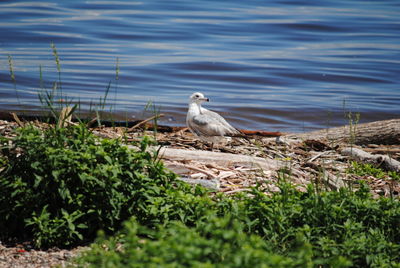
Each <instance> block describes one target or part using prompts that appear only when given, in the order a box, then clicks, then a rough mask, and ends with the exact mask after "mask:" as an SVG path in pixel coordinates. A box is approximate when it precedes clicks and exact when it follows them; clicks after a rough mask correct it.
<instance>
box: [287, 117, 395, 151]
mask: <svg viewBox="0 0 400 268" xmlns="http://www.w3.org/2000/svg"><path fill="white" fill-rule="evenodd" d="M285 138H289V139H293V138H298V139H302V140H309V139H313V140H329V141H331V142H344V143H350V144H351V143H353V144H359V145H361V144H400V119H391V120H383V121H376V122H371V123H364V124H356V125H354V126H352V127H350V126H348V125H346V126H342V127H335V128H328V129H323V130H317V131H312V132H307V133H301V134H287V135H285Z"/></svg>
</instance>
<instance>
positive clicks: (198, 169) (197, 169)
mask: <svg viewBox="0 0 400 268" xmlns="http://www.w3.org/2000/svg"><path fill="white" fill-rule="evenodd" d="M176 165H178V166H182V167H185V168H187V169H191V170H195V171H198V172H201V173H204V174H206V175H207V176H209V177H211V178H213V179H216V178H218V176H215V175H214V174H212V173H211V172H208V171H207V170H204V169H201V168H197V167H193V166H189V165H185V164H180V163H176Z"/></svg>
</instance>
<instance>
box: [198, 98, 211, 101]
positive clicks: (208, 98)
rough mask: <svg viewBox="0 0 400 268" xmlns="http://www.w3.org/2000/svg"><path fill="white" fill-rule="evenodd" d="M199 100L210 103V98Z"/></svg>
mask: <svg viewBox="0 0 400 268" xmlns="http://www.w3.org/2000/svg"><path fill="white" fill-rule="evenodd" d="M199 100H201V101H210V99H209V98H200V99H199Z"/></svg>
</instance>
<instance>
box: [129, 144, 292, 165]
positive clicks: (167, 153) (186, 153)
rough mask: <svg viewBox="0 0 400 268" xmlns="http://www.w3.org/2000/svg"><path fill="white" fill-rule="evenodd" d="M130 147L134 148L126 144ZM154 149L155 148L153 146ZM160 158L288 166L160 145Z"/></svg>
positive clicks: (268, 161)
mask: <svg viewBox="0 0 400 268" xmlns="http://www.w3.org/2000/svg"><path fill="white" fill-rule="evenodd" d="M128 147H130V148H135V147H134V146H132V145H128ZM154 149H156V148H154ZM159 157H160V158H162V159H168V160H173V161H174V160H175V161H190V160H193V161H197V162H201V163H215V164H218V165H221V166H226V167H228V166H244V167H249V168H259V169H260V170H278V169H280V168H284V167H287V166H288V163H286V162H285V161H281V160H274V159H267V158H261V157H255V156H250V155H240V154H231V153H221V152H211V151H200V150H185V149H176V148H167V147H162V148H161V149H160V151H159Z"/></svg>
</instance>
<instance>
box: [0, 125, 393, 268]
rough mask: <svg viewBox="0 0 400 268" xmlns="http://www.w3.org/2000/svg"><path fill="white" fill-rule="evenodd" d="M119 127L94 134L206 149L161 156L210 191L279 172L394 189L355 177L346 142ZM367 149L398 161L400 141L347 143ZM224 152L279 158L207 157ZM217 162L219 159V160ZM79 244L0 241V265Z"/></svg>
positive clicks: (268, 179) (325, 183) (36, 261)
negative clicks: (209, 138) (204, 137)
mask: <svg viewBox="0 0 400 268" xmlns="http://www.w3.org/2000/svg"><path fill="white" fill-rule="evenodd" d="M31 123H32V124H35V125H36V126H38V127H41V128H44V127H47V125H46V124H44V123H39V122H31ZM17 127H18V124H17V123H16V122H11V121H5V120H0V135H2V136H7V137H12V136H14V135H15V133H14V129H15V128H17ZM126 130H127V129H126V128H124V127H97V128H93V129H92V131H93V133H94V134H96V135H98V136H100V137H104V138H121V137H124V138H125V139H126V140H127V141H128V142H129V141H135V140H138V139H140V137H141V136H142V135H143V134H147V135H149V136H154V137H155V138H156V140H157V141H158V143H159V144H160V145H162V146H163V147H165V148H174V149H182V151H183V152H184V151H195V150H199V151H200V150H201V151H208V152H210V159H209V160H208V161H207V160H204V159H203V160H201V161H198V160H197V159H196V158H193V157H190V158H185V157H183V158H182V157H181V158H180V159H179V158H173V159H168V158H164V159H163V160H164V162H165V164H166V166H167V167H168V168H170V169H171V170H173V171H174V172H176V173H177V174H178V175H179V176H180V179H182V180H185V181H187V182H189V183H199V184H202V185H205V186H206V187H209V188H212V189H213V190H214V191H220V192H225V193H226V194H233V193H236V192H240V191H246V190H248V189H249V187H251V186H254V185H256V184H262V185H263V186H265V187H266V189H267V192H268V191H270V192H273V191H279V188H278V187H277V186H276V183H277V182H278V180H279V179H281V178H282V176H283V175H282V174H286V175H285V176H286V177H287V178H289V180H291V182H292V183H293V184H295V185H296V187H297V188H298V189H299V190H305V187H306V185H307V184H309V183H314V184H317V185H319V186H321V187H323V188H326V189H328V190H336V189H337V188H338V187H341V186H343V185H350V186H352V187H354V188H356V187H357V185H358V182H359V181H360V180H362V181H366V182H367V183H368V184H369V186H370V188H371V192H372V194H373V195H374V196H375V197H378V196H392V197H393V196H394V197H398V196H399V194H400V184H399V182H398V181H394V180H391V178H389V177H387V178H374V177H373V176H358V175H354V174H351V173H350V172H349V171H348V170H349V167H350V165H351V164H350V163H351V159H350V158H349V156H346V155H343V154H342V149H343V148H345V147H349V144H343V143H337V144H336V143H332V142H328V141H325V140H312V139H309V140H301V139H299V140H295V139H294V140H293V139H288V140H286V139H285V138H279V139H277V138H276V137H265V136H257V135H251V136H250V135H249V136H246V137H233V138H231V139H230V140H228V141H225V143H224V144H219V145H214V148H211V146H210V145H209V144H204V143H203V142H201V141H199V140H198V139H197V138H196V137H194V136H193V135H192V134H191V133H190V132H189V131H187V130H185V129H179V130H177V131H172V132H163V131H157V133H156V132H155V131H154V130H151V129H148V130H143V129H142V128H139V127H138V128H136V129H133V130H132V132H129V133H127V132H126ZM352 146H354V147H355V148H359V149H362V150H363V151H365V152H369V153H371V154H383V155H388V156H390V157H391V158H392V159H395V160H400V144H395V145H380V144H365V145H362V146H360V145H352ZM218 153H226V157H227V158H228V159H229V157H230V156H232V155H239V156H242V157H243V159H249V158H248V157H252V158H251V159H256V158H257V157H259V158H257V159H265V160H266V161H267V160H268V161H269V162H268V163H279V165H277V166H274V167H273V168H271V169H266V168H265V167H264V168H261V167H260V166H257V165H254V162H253V161H252V160H248V161H240V163H238V162H231V163H230V162H229V161H228V162H226V163H227V164H223V163H225V162H216V161H213V156H214V155H216V154H218ZM221 163H222V164H221ZM84 248H85V247H79V248H74V249H71V250H65V249H63V250H61V249H50V250H47V251H40V250H35V249H33V248H32V247H31V245H30V242H29V241H27V242H20V243H17V242H15V241H0V267H52V266H54V265H61V266H62V267H63V266H65V265H66V263H67V262H68V260H69V259H70V258H71V257H73V256H76V255H77V254H78V253H79V252H80V251H81V250H82V249H84Z"/></svg>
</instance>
